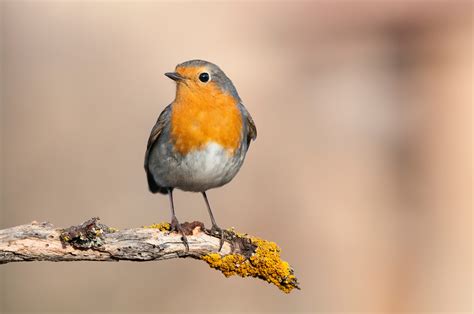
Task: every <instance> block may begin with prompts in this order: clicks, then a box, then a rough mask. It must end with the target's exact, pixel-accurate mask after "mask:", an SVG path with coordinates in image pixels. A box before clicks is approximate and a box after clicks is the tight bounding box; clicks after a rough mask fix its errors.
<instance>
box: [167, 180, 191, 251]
mask: <svg viewBox="0 0 474 314" xmlns="http://www.w3.org/2000/svg"><path fill="white" fill-rule="evenodd" d="M168 194H169V196H170V207H171V231H177V232H179V233H181V236H182V237H181V239H182V240H183V243H184V246H185V247H186V252H189V244H188V239H187V238H186V235H185V234H184V231H183V228H181V224H180V223H179V221H178V218H176V214H175V213H174V202H173V189H169V190H168Z"/></svg>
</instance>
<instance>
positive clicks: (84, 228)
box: [59, 217, 115, 249]
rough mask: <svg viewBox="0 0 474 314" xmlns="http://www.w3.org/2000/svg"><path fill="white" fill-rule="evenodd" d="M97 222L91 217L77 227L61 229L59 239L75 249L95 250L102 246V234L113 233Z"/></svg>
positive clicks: (112, 230) (110, 229)
mask: <svg viewBox="0 0 474 314" xmlns="http://www.w3.org/2000/svg"><path fill="white" fill-rule="evenodd" d="M98 221H99V217H93V218H91V219H89V220H87V221H85V222H84V223H82V224H80V225H78V226H71V227H69V228H66V229H62V230H61V233H60V235H59V238H60V240H61V241H62V242H63V244H66V243H68V244H70V245H72V247H74V248H75V249H97V248H99V247H100V246H102V245H103V244H104V234H107V233H112V232H114V231H115V229H113V228H110V227H108V226H106V225H104V224H102V223H98Z"/></svg>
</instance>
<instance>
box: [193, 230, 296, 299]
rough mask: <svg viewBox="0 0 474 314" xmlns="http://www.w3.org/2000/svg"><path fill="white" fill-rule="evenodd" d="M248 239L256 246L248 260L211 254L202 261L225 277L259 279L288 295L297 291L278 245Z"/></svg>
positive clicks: (242, 257) (261, 240) (238, 256)
mask: <svg viewBox="0 0 474 314" xmlns="http://www.w3.org/2000/svg"><path fill="white" fill-rule="evenodd" d="M248 239H250V241H251V242H252V244H254V245H255V246H256V249H255V252H254V253H253V254H252V255H251V256H250V257H249V258H247V257H245V256H244V255H241V254H228V255H225V256H221V255H220V254H218V253H211V254H207V255H204V256H202V259H203V260H204V261H206V262H207V263H208V264H209V265H210V266H211V267H212V268H215V269H218V270H220V271H221V272H222V273H223V274H224V276H226V277H229V276H233V275H239V276H241V277H248V276H250V277H257V278H261V279H263V280H265V281H267V282H268V283H272V284H274V285H276V286H277V287H278V288H279V289H280V290H282V291H283V292H285V293H290V292H291V290H293V289H294V288H297V289H299V285H298V281H297V279H296V276H295V275H294V274H293V269H292V268H291V267H290V265H289V264H288V263H287V262H285V261H283V260H281V258H280V252H281V250H280V248H279V247H278V245H276V244H275V243H274V242H270V241H266V240H263V239H260V238H257V237H248Z"/></svg>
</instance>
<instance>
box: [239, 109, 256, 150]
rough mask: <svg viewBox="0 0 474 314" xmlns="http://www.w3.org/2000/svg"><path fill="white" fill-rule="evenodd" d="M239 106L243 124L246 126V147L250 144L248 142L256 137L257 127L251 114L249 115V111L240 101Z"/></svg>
mask: <svg viewBox="0 0 474 314" xmlns="http://www.w3.org/2000/svg"><path fill="white" fill-rule="evenodd" d="M240 108H241V110H242V113H243V115H244V118H245V121H246V123H245V125H246V128H247V130H246V131H247V147H248V146H249V145H250V142H251V141H252V140H255V139H256V138H257V127H256V126H255V122H253V119H252V116H251V115H250V113H249V112H248V111H247V109H246V108H245V106H244V105H243V104H242V103H240Z"/></svg>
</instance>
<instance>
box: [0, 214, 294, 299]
mask: <svg viewBox="0 0 474 314" xmlns="http://www.w3.org/2000/svg"><path fill="white" fill-rule="evenodd" d="M98 220H99V219H98V218H92V219H90V220H88V221H86V222H84V223H83V224H81V225H78V226H72V227H69V228H66V229H58V228H55V227H54V226H53V225H51V224H50V223H47V222H43V223H37V222H32V223H31V224H26V225H20V226H16V227H12V228H8V229H3V230H0V264H5V263H10V262H26V261H52V262H61V261H121V260H128V261H159V260H165V259H172V258H178V257H191V258H194V259H199V260H204V261H206V262H207V263H208V264H209V265H210V266H211V267H212V268H216V269H218V270H220V271H221V272H222V273H223V274H224V275H225V276H226V277H228V276H232V275H239V276H242V277H247V276H251V277H257V278H261V279H264V280H266V281H267V282H270V283H273V284H275V285H276V286H277V287H278V288H280V289H281V290H282V291H284V292H286V293H289V292H290V291H291V290H292V289H293V288H298V289H299V285H298V281H297V279H296V277H295V276H294V274H293V270H292V269H291V267H290V266H289V265H288V263H286V262H284V261H282V260H281V259H280V249H279V247H278V246H277V245H276V244H275V243H273V242H269V241H266V240H262V239H259V238H256V237H251V236H247V235H243V234H238V233H236V232H234V231H233V230H232V231H231V230H226V231H225V242H224V245H223V246H222V249H221V250H220V251H219V252H218V250H219V236H217V235H213V234H212V233H211V231H210V230H207V229H205V228H204V225H203V223H201V222H192V223H183V224H182V228H183V229H184V232H185V234H186V235H187V239H188V243H189V251H186V247H185V246H184V244H183V242H182V240H181V235H180V234H178V233H174V232H170V231H169V228H170V227H169V224H168V223H162V224H156V225H152V226H150V227H144V228H134V229H124V230H115V229H113V228H110V227H108V226H106V225H104V224H101V223H98Z"/></svg>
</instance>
